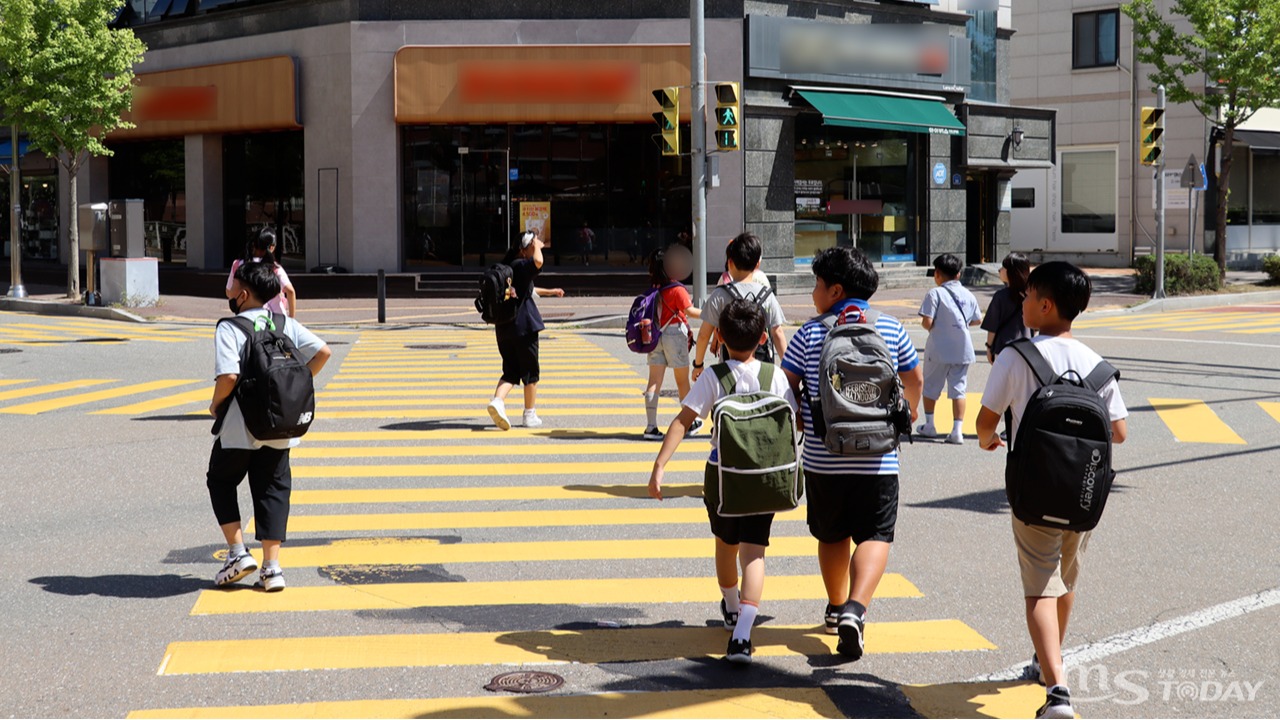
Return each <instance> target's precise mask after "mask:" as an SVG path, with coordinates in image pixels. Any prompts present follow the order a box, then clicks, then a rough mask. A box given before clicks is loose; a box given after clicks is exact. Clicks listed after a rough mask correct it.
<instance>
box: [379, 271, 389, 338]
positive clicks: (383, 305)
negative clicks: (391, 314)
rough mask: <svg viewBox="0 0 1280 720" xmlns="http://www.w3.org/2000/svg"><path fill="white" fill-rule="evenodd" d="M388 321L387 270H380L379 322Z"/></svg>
mask: <svg viewBox="0 0 1280 720" xmlns="http://www.w3.org/2000/svg"><path fill="white" fill-rule="evenodd" d="M386 322H387V271H386V270H382V269H379V270H378V324H379V325H382V324H385V323H386Z"/></svg>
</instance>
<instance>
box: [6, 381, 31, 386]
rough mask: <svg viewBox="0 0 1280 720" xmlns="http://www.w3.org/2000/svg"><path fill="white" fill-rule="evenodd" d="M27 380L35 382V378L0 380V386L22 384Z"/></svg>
mask: <svg viewBox="0 0 1280 720" xmlns="http://www.w3.org/2000/svg"><path fill="white" fill-rule="evenodd" d="M29 382H35V380H0V386H9V385H22V384H24V383H29Z"/></svg>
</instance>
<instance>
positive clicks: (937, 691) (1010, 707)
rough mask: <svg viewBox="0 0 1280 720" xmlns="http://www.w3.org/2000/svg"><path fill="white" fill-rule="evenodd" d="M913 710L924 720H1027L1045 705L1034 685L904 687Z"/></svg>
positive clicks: (987, 684)
mask: <svg viewBox="0 0 1280 720" xmlns="http://www.w3.org/2000/svg"><path fill="white" fill-rule="evenodd" d="M898 689H899V690H901V691H902V694H903V695H906V696H907V701H908V702H910V703H911V709H912V710H915V711H916V712H917V713H918V714H919V715H920V716H921V717H925V718H971V717H977V718H1010V719H1011V720H1012V719H1013V718H1025V717H1030V716H1031V715H1032V714H1033V713H1034V712H1035V710H1036V708H1038V707H1040V706H1041V705H1043V704H1044V688H1043V687H1042V686H1040V685H1038V684H1036V683H1034V682H986V683H951V684H945V685H901V686H899V687H898Z"/></svg>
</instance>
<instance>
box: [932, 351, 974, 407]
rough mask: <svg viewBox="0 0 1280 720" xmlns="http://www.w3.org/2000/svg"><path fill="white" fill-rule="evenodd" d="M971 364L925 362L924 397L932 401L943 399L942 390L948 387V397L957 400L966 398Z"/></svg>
mask: <svg viewBox="0 0 1280 720" xmlns="http://www.w3.org/2000/svg"><path fill="white" fill-rule="evenodd" d="M970 364H971V363H956V364H948V363H938V362H930V361H929V360H927V359H926V360H925V362H924V396H925V397H926V398H928V399H930V400H937V399H938V398H940V397H942V388H943V386H946V388H947V397H949V398H951V399H952V400H955V399H957V398H962V397H964V391H965V388H966V387H968V384H969V365H970Z"/></svg>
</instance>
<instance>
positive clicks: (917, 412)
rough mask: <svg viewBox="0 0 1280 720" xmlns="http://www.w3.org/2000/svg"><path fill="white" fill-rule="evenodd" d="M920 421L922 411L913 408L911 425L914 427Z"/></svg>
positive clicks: (913, 406)
mask: <svg viewBox="0 0 1280 720" xmlns="http://www.w3.org/2000/svg"><path fill="white" fill-rule="evenodd" d="M919 419H920V409H919V408H918V407H916V406H915V405H912V406H911V425H912V426H913V427H914V426H915V424H916V421H917V420H919Z"/></svg>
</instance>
